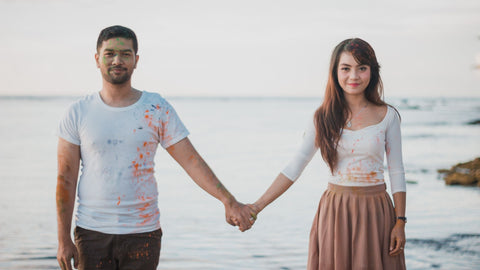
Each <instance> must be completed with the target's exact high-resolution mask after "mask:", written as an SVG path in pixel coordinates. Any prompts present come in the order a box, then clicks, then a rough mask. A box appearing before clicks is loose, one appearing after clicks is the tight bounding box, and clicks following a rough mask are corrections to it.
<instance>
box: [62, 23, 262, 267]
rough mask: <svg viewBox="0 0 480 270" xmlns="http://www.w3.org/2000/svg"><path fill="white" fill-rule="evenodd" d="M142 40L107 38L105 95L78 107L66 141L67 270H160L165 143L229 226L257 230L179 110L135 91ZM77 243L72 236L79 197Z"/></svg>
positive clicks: (69, 119)
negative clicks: (157, 171)
mask: <svg viewBox="0 0 480 270" xmlns="http://www.w3.org/2000/svg"><path fill="white" fill-rule="evenodd" d="M137 50H138V45H137V39H136V36H135V33H134V32H133V31H132V30H130V29H128V28H126V27H122V26H112V27H108V28H106V29H104V30H102V31H101V33H100V35H99V37H98V41H97V53H96V54H95V60H96V63H97V67H98V68H99V69H100V71H101V74H102V78H103V80H102V81H103V84H102V89H101V91H100V92H98V93H95V94H92V95H88V96H86V97H84V98H83V99H81V100H79V101H77V102H76V103H74V104H72V105H71V107H70V108H69V110H68V111H67V113H66V115H65V117H64V118H63V119H62V121H61V123H60V125H59V129H58V135H59V141H58V177H57V192H56V198H57V220H58V242H59V247H58V254H57V259H58V262H59V264H60V267H61V269H72V266H71V262H70V261H71V259H72V258H73V259H74V267H75V268H77V267H79V268H80V269H156V268H157V265H158V260H159V256H160V247H161V236H162V231H161V229H160V222H159V209H158V206H157V197H158V193H157V185H156V180H155V177H154V156H155V152H156V149H157V146H158V144H160V145H161V146H162V147H163V148H165V149H166V150H167V151H168V153H169V154H170V155H171V156H172V157H173V158H174V159H175V160H176V161H177V162H178V163H179V164H180V165H181V166H182V168H183V169H184V170H185V171H186V172H187V173H188V175H189V176H190V177H191V178H192V179H193V180H194V181H195V182H196V183H197V184H198V185H199V186H200V187H201V188H202V189H204V190H205V191H207V192H208V193H209V194H211V195H212V196H213V197H215V198H217V199H219V200H220V201H221V202H222V203H223V204H224V206H225V215H226V220H227V222H228V223H230V224H231V225H238V226H239V228H240V230H241V231H244V230H247V229H249V228H250V227H251V226H252V224H253V222H254V220H255V213H254V212H253V211H251V209H250V208H249V207H248V206H245V205H243V204H240V203H238V202H237V201H236V200H235V198H234V197H233V196H232V195H231V194H230V193H229V192H228V190H227V189H226V188H225V187H224V186H223V185H222V183H221V182H220V181H219V180H218V179H217V177H216V176H215V174H214V173H213V172H212V171H211V169H210V168H209V167H208V165H207V164H206V163H205V161H204V160H203V159H202V157H201V156H200V155H199V154H198V153H197V152H196V150H195V149H194V147H193V146H192V144H191V143H190V141H189V139H188V137H187V136H188V131H187V129H186V128H185V126H184V125H183V123H182V122H181V120H180V118H179V117H178V116H177V114H176V112H175V110H174V109H173V107H172V106H171V105H170V104H169V103H168V102H167V101H166V100H165V99H163V98H162V97H161V96H160V95H158V94H155V93H150V92H146V91H139V90H136V89H134V88H132V86H131V75H132V73H133V70H134V69H135V68H136V66H137V62H138V59H139V56H138V55H137ZM80 161H81V162H82V174H81V176H80V180H79V181H78V209H77V213H76V227H75V244H74V243H73V241H72V238H71V236H70V231H71V221H72V214H73V209H74V204H75V198H76V197H77V194H76V190H77V178H78V175H79V168H80Z"/></svg>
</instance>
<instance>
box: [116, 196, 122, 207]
mask: <svg viewBox="0 0 480 270" xmlns="http://www.w3.org/2000/svg"><path fill="white" fill-rule="evenodd" d="M121 200H122V198H120V196H118V202H117V205H120V201H121Z"/></svg>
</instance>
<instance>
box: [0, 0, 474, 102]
mask: <svg viewBox="0 0 480 270" xmlns="http://www.w3.org/2000/svg"><path fill="white" fill-rule="evenodd" d="M116 24H119V25H124V26H127V27H129V28H131V29H133V30H134V31H135V32H136V34H137V38H138V40H139V52H138V54H139V55H140V60H139V63H138V66H137V69H136V70H135V72H134V74H133V79H132V80H133V86H134V87H135V88H137V89H141V90H148V91H152V92H158V93H161V94H162V95H164V96H235V97H243V96H261V97H264V96H265V97H269V96H275V97H277V96H280V97H290V96H300V97H315V96H323V92H324V88H325V84H326V79H327V76H328V74H327V72H328V65H329V59H330V55H331V52H332V50H333V48H334V47H335V46H336V45H337V44H338V43H339V42H341V41H342V40H344V39H347V38H351V37H359V38H362V39H364V40H366V41H367V42H369V43H370V44H371V45H372V47H373V48H374V49H375V51H376V54H377V58H378V60H379V62H380V65H381V67H382V68H381V76H382V79H383V81H384V86H385V96H386V97H388V96H392V97H430V96H444V97H457V96H459V97H480V69H479V68H475V67H476V66H480V1H478V0H404V1H391V0H378V1H375V0H364V1H357V0H344V1H323V0H315V1H313V0H311V1H310V0H289V1H286V0H242V1H230V0H202V1H200V0H170V1H162V0H160V1H143V0H137V1H125V0H117V1H115V0H85V1H74V0H42V1H38V0H0V35H1V37H2V39H1V42H0V49H1V51H2V60H3V61H0V74H1V75H0V76H1V79H2V82H1V84H0V96H2V95H3V96H5V95H10V96H11V95H14V96H18V95H20V96H25V95H27V96H43V95H47V96H51V95H68V96H72V95H74V96H77V95H83V94H87V93H91V92H93V91H98V90H100V89H101V75H100V72H99V70H98V69H97V67H96V65H95V61H94V54H95V50H96V48H95V46H96V40H97V37H98V34H99V32H100V31H101V30H102V29H103V28H105V27H108V26H111V25H116Z"/></svg>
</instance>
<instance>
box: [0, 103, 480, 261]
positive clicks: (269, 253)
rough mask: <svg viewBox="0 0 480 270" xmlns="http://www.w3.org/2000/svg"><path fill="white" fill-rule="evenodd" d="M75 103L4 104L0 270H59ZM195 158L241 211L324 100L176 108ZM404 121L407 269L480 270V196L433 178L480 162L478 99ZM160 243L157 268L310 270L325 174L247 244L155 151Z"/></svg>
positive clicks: (414, 107) (434, 106)
mask: <svg viewBox="0 0 480 270" xmlns="http://www.w3.org/2000/svg"><path fill="white" fill-rule="evenodd" d="M74 100H75V99H74V98H71V97H68V98H67V97H56V98H46V97H2V98H0V269H58V265H57V262H56V258H55V257H56V251H57V235H56V212H55V187H56V144H57V137H56V135H55V130H56V127H57V125H58V122H59V119H60V118H61V116H62V114H63V113H64V111H65V109H66V108H67V106H68V105H69V104H70V103H71V102H73V101H74ZM168 100H169V101H170V102H171V103H172V105H173V106H174V107H175V108H176V110H177V112H178V114H179V115H180V117H181V119H182V120H183V122H184V123H185V125H186V126H187V128H188V129H189V130H190V132H191V135H190V136H189V137H190V139H191V141H192V142H193V144H194V146H195V147H196V149H197V150H198V151H199V152H200V154H201V155H202V156H203V157H204V159H205V160H206V161H207V162H208V164H209V165H210V166H211V167H212V169H213V170H214V171H215V173H216V174H217V176H218V177H219V179H220V180H221V181H222V182H223V183H224V185H225V186H226V187H227V188H228V189H229V190H230V191H231V192H232V193H233V194H234V196H235V197H236V198H237V199H238V200H239V201H241V202H245V203H249V202H254V201H255V200H256V199H257V198H258V197H259V196H261V195H262V194H263V192H264V191H265V189H266V188H267V187H268V186H269V185H270V183H271V182H272V181H273V179H274V178H275V177H276V176H277V175H278V173H279V172H280V171H281V170H282V169H283V167H284V166H285V165H286V163H287V162H288V161H289V160H290V158H291V157H292V155H293V153H294V151H295V150H296V148H297V147H298V145H299V143H300V141H301V137H302V133H303V129H304V128H305V126H306V125H307V122H308V121H310V119H311V117H312V114H313V112H314V111H315V109H316V108H317V107H318V105H319V104H320V102H321V99H320V98H185V97H183V98H173V97H172V98H169V99H168ZM387 101H388V102H390V103H391V104H393V105H395V106H396V107H397V109H398V110H399V111H400V113H401V116H402V134H403V158H404V164H405V169H406V178H407V180H408V181H409V184H407V189H408V193H407V216H408V223H407V225H406V234H407V244H406V249H405V255H406V263H407V268H408V269H480V268H479V265H480V189H479V188H477V187H461V186H446V185H445V184H444V181H443V180H442V179H441V178H440V177H439V175H438V173H437V169H440V168H450V167H451V166H452V165H454V164H456V163H458V162H462V161H468V160H471V159H473V158H475V157H478V156H480V139H479V138H480V126H479V125H469V124H467V123H468V122H470V121H472V120H477V119H480V99H479V98H476V99H475V98H473V99H460V98H423V99H420V98H416V99H412V98H404V99H402V98H395V99H390V100H387ZM155 160H156V166H155V169H156V177H157V181H158V188H159V207H160V211H161V224H162V229H163V232H164V236H163V240H162V251H161V258H160V265H159V267H158V269H234V270H235V269H259V270H261V269H298V270H300V269H305V266H306V261H307V252H308V251H307V246H308V234H309V231H310V226H311V224H312V221H313V217H314V215H315V211H316V208H317V205H318V201H319V199H320V196H321V194H322V193H323V191H324V190H325V188H326V186H327V175H328V168H327V167H326V166H325V165H324V163H323V161H322V159H321V157H320V155H319V154H318V153H317V155H316V156H315V157H314V158H313V160H312V161H311V162H310V164H309V166H308V167H307V168H306V169H305V171H304V173H303V175H302V176H301V177H300V179H299V180H298V181H297V182H296V183H295V184H294V185H293V186H292V187H291V188H290V189H289V190H288V191H287V192H286V193H285V194H284V195H283V196H281V197H280V198H279V199H277V200H276V201H275V202H274V203H272V204H271V205H270V206H268V207H267V208H266V209H265V210H264V211H263V212H262V213H261V214H260V215H259V217H258V220H257V221H256V223H255V225H254V226H253V228H252V229H251V230H249V231H247V232H244V233H241V232H240V231H238V229H236V228H235V227H232V226H230V225H228V224H227V223H226V222H225V217H224V208H223V205H222V204H221V203H220V202H219V201H217V200H216V199H214V198H212V197H211V196H210V195H208V194H207V193H206V192H204V191H203V190H201V189H200V188H199V187H198V186H197V185H196V184H195V183H194V182H193V181H192V180H191V179H190V178H189V177H188V176H187V174H186V173H185V172H184V171H183V170H182V169H181V167H180V166H179V165H178V164H176V163H175V161H173V159H172V158H171V157H170V156H169V155H168V154H167V153H166V152H165V151H163V149H161V148H159V151H158V153H157V157H156V159H155Z"/></svg>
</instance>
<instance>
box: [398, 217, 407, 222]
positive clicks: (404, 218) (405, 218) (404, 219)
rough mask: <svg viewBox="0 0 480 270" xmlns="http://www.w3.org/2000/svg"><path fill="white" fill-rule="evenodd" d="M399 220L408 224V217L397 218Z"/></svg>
mask: <svg viewBox="0 0 480 270" xmlns="http://www.w3.org/2000/svg"><path fill="white" fill-rule="evenodd" d="M397 219H400V220H402V221H403V222H405V223H407V217H397Z"/></svg>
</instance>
